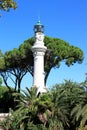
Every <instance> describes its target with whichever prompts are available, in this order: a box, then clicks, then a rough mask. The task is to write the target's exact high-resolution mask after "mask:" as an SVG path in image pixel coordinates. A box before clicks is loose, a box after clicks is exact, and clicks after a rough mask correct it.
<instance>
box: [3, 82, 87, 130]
mask: <svg viewBox="0 0 87 130" xmlns="http://www.w3.org/2000/svg"><path fill="white" fill-rule="evenodd" d="M86 86H87V85H86V84H79V83H76V82H71V81H65V83H62V84H57V85H55V86H54V87H53V88H52V89H51V90H50V92H47V93H43V94H40V95H37V89H36V88H31V89H28V88H27V90H25V91H24V93H22V94H18V95H20V98H19V104H18V106H17V109H16V110H15V111H13V110H11V111H10V113H11V115H10V116H9V117H8V118H7V119H6V120H5V121H4V122H2V126H3V127H4V128H5V129H8V130H86V128H87V91H86V90H87V89H86Z"/></svg>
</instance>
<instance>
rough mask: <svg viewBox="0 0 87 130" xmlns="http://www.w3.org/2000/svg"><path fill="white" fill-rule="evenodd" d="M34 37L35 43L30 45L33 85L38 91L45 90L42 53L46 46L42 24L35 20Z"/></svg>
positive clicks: (43, 53)
mask: <svg viewBox="0 0 87 130" xmlns="http://www.w3.org/2000/svg"><path fill="white" fill-rule="evenodd" d="M34 38H35V43H34V45H33V46H32V52H33V56H34V79H33V86H36V87H37V89H38V92H40V93H43V92H46V91H47V89H46V86H45V83H44V77H45V73H44V55H45V52H46V50H47V47H46V46H44V26H43V25H42V24H41V23H40V21H38V22H37V24H36V25H35V26H34Z"/></svg>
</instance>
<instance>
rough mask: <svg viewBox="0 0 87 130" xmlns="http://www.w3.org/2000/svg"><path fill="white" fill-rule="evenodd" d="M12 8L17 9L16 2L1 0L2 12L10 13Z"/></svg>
mask: <svg viewBox="0 0 87 130" xmlns="http://www.w3.org/2000/svg"><path fill="white" fill-rule="evenodd" d="M10 8H13V9H16V8H17V3H16V2H15V1H14V0H0V10H4V11H9V10H10Z"/></svg>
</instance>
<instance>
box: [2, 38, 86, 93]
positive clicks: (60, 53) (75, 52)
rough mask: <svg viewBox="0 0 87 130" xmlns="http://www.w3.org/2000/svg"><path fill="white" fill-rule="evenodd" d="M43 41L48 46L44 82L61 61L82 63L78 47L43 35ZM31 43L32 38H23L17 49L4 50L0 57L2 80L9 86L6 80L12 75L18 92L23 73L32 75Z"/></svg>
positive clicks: (67, 63) (32, 42)
mask: <svg viewBox="0 0 87 130" xmlns="http://www.w3.org/2000/svg"><path fill="white" fill-rule="evenodd" d="M44 42H45V45H46V46H47V48H48V49H47V52H46V54H45V58H44V59H45V64H44V70H45V83H46V81H47V78H48V75H49V73H50V71H51V69H52V68H58V67H60V64H61V62H62V61H64V62H65V64H66V65H67V66H70V65H73V64H74V63H76V62H77V63H82V61H83V59H84V54H83V51H82V50H81V49H80V48H78V47H75V46H72V45H70V44H69V43H68V42H66V41H64V40H61V39H58V38H51V37H47V36H45V39H44ZM33 44H34V38H30V39H28V40H25V41H24V43H23V44H21V45H20V46H19V48H18V49H17V48H14V49H13V50H11V51H8V52H6V53H5V54H4V55H3V56H2V58H1V59H0V74H1V76H2V77H3V81H4V82H5V84H6V86H8V87H9V85H8V83H7V80H8V78H9V77H10V79H11V80H12V76H14V77H15V81H14V84H15V90H17V87H18V91H19V92H20V88H21V81H22V78H23V77H24V75H26V73H27V72H29V73H30V74H31V75H32V76H33V71H34V59H33V53H32V51H31V47H32V46H33ZM12 81H13V80H12Z"/></svg>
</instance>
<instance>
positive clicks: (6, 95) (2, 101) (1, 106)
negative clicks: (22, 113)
mask: <svg viewBox="0 0 87 130" xmlns="http://www.w3.org/2000/svg"><path fill="white" fill-rule="evenodd" d="M12 91H13V90H12ZM12 93H13V92H9V89H8V88H7V87H3V86H1V87H0V112H5V113H6V112H9V108H12V109H14V108H15V102H14V97H13V94H12Z"/></svg>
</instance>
